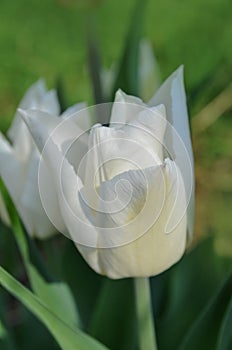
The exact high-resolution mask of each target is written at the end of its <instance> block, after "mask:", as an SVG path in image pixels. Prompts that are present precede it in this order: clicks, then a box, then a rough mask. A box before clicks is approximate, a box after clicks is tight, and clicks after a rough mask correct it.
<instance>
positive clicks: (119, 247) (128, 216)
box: [88, 161, 187, 279]
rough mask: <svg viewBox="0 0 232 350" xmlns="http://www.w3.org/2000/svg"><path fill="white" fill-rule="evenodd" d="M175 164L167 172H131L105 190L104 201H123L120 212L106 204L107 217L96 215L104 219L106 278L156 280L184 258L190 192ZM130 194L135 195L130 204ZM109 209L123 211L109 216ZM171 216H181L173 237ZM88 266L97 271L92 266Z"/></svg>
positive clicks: (101, 264)
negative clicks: (179, 177) (188, 193)
mask: <svg viewBox="0 0 232 350" xmlns="http://www.w3.org/2000/svg"><path fill="white" fill-rule="evenodd" d="M171 163H173V162H172V161H167V162H166V164H165V167H164V168H163V167H159V166H157V167H153V168H149V169H145V170H144V171H143V172H142V171H138V170H136V171H129V172H127V173H124V174H121V175H119V176H116V177H115V178H114V179H112V180H111V181H109V182H107V183H104V184H102V189H101V191H99V192H100V193H101V197H102V198H103V199H105V200H106V199H108V200H112V199H113V198H116V199H117V200H118V199H119V206H118V204H117V203H114V206H113V207H109V206H110V205H111V204H112V203H111V202H107V200H106V203H105V209H106V212H105V213H103V212H102V214H99V212H98V213H96V214H97V215H98V216H102V218H101V219H102V220H97V225H99V224H100V223H102V224H104V227H103V228H98V232H99V235H98V246H99V248H98V269H100V272H101V273H102V274H106V275H107V276H108V277H110V278H114V279H117V278H124V277H148V276H153V275H156V274H159V273H161V272H163V271H164V270H166V269H168V268H169V267H170V266H172V265H173V264H174V263H175V262H177V261H178V260H179V259H180V258H181V257H182V255H183V253H184V250H185V244H186V225H187V218H186V210H185V209H186V201H185V191H184V186H183V181H182V182H181V184H180V183H179V181H177V173H176V169H175V167H174V166H173V164H171ZM174 170H175V171H174ZM179 176H181V175H180V173H179ZM122 180H123V181H122ZM125 180H128V182H129V183H130V186H131V187H130V186H129V185H128V184H127V182H126V181H125ZM180 185H181V186H180ZM130 188H132V189H133V191H132V193H131V197H130V196H129V197H130V198H131V201H130V202H129V204H128V194H129V190H130ZM145 193H146V195H145ZM115 194H117V195H118V196H115ZM121 204H125V206H124V208H123V210H120V206H121ZM109 209H110V210H111V209H113V210H115V209H119V211H118V212H114V213H109ZM100 211H102V208H100ZM107 211H108V212H107ZM170 211H171V212H172V220H173V218H175V217H176V216H179V219H180V220H179V221H178V222H177V223H176V225H174V226H173V229H172V232H171V233H169V234H167V232H166V227H167V224H169V225H170V218H169V217H170ZM109 217H110V219H111V221H110V220H109ZM172 220H171V224H173V221H172ZM106 224H107V225H109V226H108V228H107V227H106ZM113 224H115V225H113ZM88 263H89V264H90V266H91V267H92V268H93V269H95V266H94V265H92V264H91V262H90V261H88Z"/></svg>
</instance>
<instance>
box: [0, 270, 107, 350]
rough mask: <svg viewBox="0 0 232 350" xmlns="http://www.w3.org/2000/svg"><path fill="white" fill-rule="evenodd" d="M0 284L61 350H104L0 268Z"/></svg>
mask: <svg viewBox="0 0 232 350" xmlns="http://www.w3.org/2000/svg"><path fill="white" fill-rule="evenodd" d="M0 284H1V285H2V286H3V287H4V288H5V289H6V290H8V292H10V293H11V294H12V295H13V296H15V297H16V298H17V299H18V300H19V301H20V302H21V303H22V304H23V305H24V306H25V307H27V308H28V310H30V311H31V312H32V313H33V314H34V315H35V316H36V317H37V318H38V319H39V320H40V321H41V322H42V323H43V324H44V325H45V326H46V327H47V328H48V329H49V331H50V332H51V334H52V335H53V336H54V338H55V339H56V340H57V342H58V344H59V345H60V347H61V348H62V349H63V350H104V349H106V347H105V346H104V345H101V344H100V343H98V342H97V341H96V340H94V339H93V338H91V337H89V336H88V335H86V334H85V333H83V332H82V331H80V330H79V329H77V328H76V329H74V328H72V327H70V326H69V325H68V324H67V323H65V322H64V321H63V320H62V319H61V318H59V317H57V316H56V315H55V314H54V313H53V312H52V311H51V310H50V309H49V308H48V307H47V305H45V304H44V303H43V301H42V300H41V299H40V298H39V297H37V296H36V295H34V294H33V293H32V292H31V291H29V290H28V289H27V288H26V287H24V286H23V285H22V284H21V283H19V282H18V281H17V280H16V279H15V278H14V277H13V276H11V275H10V274H9V273H8V272H7V271H6V270H5V269H3V268H2V267H0Z"/></svg>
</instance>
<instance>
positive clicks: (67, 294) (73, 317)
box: [10, 204, 81, 326]
mask: <svg viewBox="0 0 232 350" xmlns="http://www.w3.org/2000/svg"><path fill="white" fill-rule="evenodd" d="M10 220H11V225H12V229H13V232H14V236H15V239H16V241H17V244H18V247H19V250H20V252H21V255H22V258H23V261H24V264H25V267H26V270H27V273H28V277H29V280H30V284H31V286H32V289H33V291H34V292H35V293H36V294H37V295H38V296H39V297H40V299H42V300H43V302H44V304H46V305H47V306H49V309H51V310H52V311H53V312H54V314H56V315H57V316H60V317H62V319H63V320H64V321H65V322H67V323H68V324H71V325H72V326H80V323H81V322H80V318H79V314H78V312H77V307H76V305H75V300H74V298H73V296H72V293H71V291H70V289H69V287H68V285H66V284H65V283H63V282H53V283H48V282H47V281H46V280H45V279H44V278H43V277H42V276H41V275H40V274H39V272H38V270H37V269H36V268H35V267H34V266H33V265H32V263H31V259H30V251H29V247H28V244H27V239H26V236H25V233H24V231H23V228H22V225H21V222H20V220H19V217H18V214H17V212H16V210H15V208H14V206H13V205H12V204H11V211H10ZM37 260H38V257H37Z"/></svg>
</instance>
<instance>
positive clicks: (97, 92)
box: [87, 13, 105, 104]
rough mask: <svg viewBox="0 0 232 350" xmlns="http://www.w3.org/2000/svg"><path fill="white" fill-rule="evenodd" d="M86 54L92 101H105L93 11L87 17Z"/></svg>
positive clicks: (97, 102)
mask: <svg viewBox="0 0 232 350" xmlns="http://www.w3.org/2000/svg"><path fill="white" fill-rule="evenodd" d="M87 54H88V67H89V73H90V78H91V81H92V88H93V94H94V101H95V103H96V104H99V103H103V102H105V100H104V97H103V92H102V84H101V76H100V73H101V69H102V68H101V56H100V51H99V45H98V41H97V38H96V28H95V18H94V15H93V13H90V15H89V17H88V37H87Z"/></svg>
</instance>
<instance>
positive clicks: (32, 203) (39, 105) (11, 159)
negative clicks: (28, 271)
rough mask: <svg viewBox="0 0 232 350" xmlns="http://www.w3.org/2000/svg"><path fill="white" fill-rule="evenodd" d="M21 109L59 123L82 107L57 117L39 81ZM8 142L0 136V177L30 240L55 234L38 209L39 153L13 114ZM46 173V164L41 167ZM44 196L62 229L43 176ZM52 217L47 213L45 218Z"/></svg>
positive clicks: (53, 94)
mask: <svg viewBox="0 0 232 350" xmlns="http://www.w3.org/2000/svg"><path fill="white" fill-rule="evenodd" d="M19 107H20V108H22V109H30V110H36V109H37V110H38V109H39V110H41V111H43V112H44V113H45V112H47V113H50V114H52V115H53V116H54V117H53V118H54V119H55V120H57V122H61V121H62V120H64V119H65V118H67V116H68V115H69V114H70V113H73V111H76V110H79V109H80V108H83V104H77V105H75V106H73V107H71V108H70V109H68V110H67V111H66V112H65V113H64V114H63V115H61V116H60V117H58V116H59V114H60V106H59V102H58V99H57V95H56V92H55V91H54V90H51V91H47V89H46V87H45V84H44V82H43V80H39V81H38V82H36V83H35V84H34V85H32V86H31V87H30V89H29V90H28V91H27V93H26V94H25V96H24V98H23V99H22V101H21V103H20V105H19ZM8 137H9V140H10V142H9V141H8V140H7V139H6V138H5V136H4V135H3V134H1V133H0V175H1V177H2V178H3V181H4V183H5V185H6V187H7V189H8V191H9V193H10V195H11V197H12V200H13V202H14V204H15V206H16V208H17V210H18V212H19V214H20V216H21V219H22V221H23V223H24V225H25V227H26V230H27V232H28V233H29V234H30V235H31V236H32V237H38V238H41V239H43V238H46V237H48V236H50V235H52V234H53V233H55V232H56V229H55V227H54V226H53V224H52V223H51V221H50V220H49V218H48V216H47V214H46V213H45V210H44V208H43V206H42V203H41V199H40V193H39V187H38V168H39V163H40V154H39V152H38V149H37V147H36V145H35V143H34V141H33V139H32V137H31V135H30V133H29V131H28V129H27V126H26V125H25V123H24V121H23V120H22V118H21V116H20V115H19V112H17V113H16V115H15V118H14V120H13V123H12V125H11V127H10V129H9V131H8ZM43 168H44V171H45V172H47V169H46V165H45V164H44V165H43ZM46 178H47V181H46V191H47V197H49V198H50V204H51V207H52V209H51V211H52V213H53V212H54V211H55V212H56V215H57V216H58V219H57V220H58V221H59V228H60V229H64V224H63V220H62V218H61V219H60V218H59V213H58V210H59V207H58V204H57V197H56V191H55V187H54V185H53V179H52V178H49V176H46ZM50 215H52V214H51V213H49V216H50Z"/></svg>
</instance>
